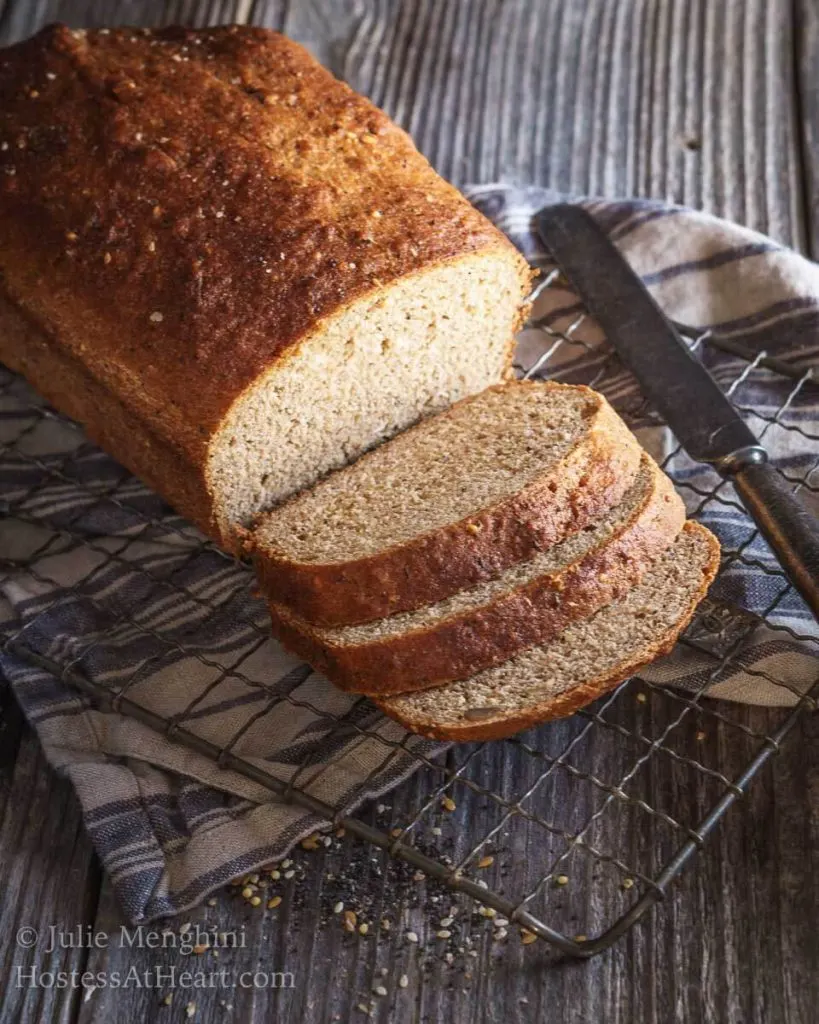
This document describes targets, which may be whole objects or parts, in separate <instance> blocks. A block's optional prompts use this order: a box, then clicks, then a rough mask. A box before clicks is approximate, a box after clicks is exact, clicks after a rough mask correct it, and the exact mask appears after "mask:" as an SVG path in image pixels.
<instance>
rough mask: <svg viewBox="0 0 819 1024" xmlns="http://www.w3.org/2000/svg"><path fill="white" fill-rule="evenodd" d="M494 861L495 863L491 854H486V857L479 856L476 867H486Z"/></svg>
mask: <svg viewBox="0 0 819 1024" xmlns="http://www.w3.org/2000/svg"><path fill="white" fill-rule="evenodd" d="M494 863H495V858H494V857H492V856H489V855H487V856H486V857H481V859H480V860H479V861H478V867H479V868H488V867H491V866H492V865H493V864H494Z"/></svg>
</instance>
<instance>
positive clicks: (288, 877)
mask: <svg viewBox="0 0 819 1024" xmlns="http://www.w3.org/2000/svg"><path fill="white" fill-rule="evenodd" d="M295 873H296V872H295V871H294V870H293V869H292V868H291V869H290V870H289V871H285V873H284V877H285V878H287V879H290V878H292V877H293V876H294V875H295Z"/></svg>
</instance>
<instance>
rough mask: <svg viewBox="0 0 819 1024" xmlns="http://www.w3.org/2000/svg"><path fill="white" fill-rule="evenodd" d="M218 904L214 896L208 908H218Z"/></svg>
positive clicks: (209, 901)
mask: <svg viewBox="0 0 819 1024" xmlns="http://www.w3.org/2000/svg"><path fill="white" fill-rule="evenodd" d="M216 902H217V901H216V898H215V897H214V896H211V898H210V899H209V900H208V906H209V907H215V906H216Z"/></svg>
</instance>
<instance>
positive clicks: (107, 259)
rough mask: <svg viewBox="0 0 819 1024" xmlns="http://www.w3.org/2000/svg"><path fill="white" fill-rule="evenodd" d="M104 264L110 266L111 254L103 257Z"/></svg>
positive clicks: (108, 253)
mask: <svg viewBox="0 0 819 1024" xmlns="http://www.w3.org/2000/svg"><path fill="white" fill-rule="evenodd" d="M102 262H103V263H104V264H105V265H106V267H107V266H108V264H109V263H110V262H111V253H110V252H107V253H106V254H105V255H104V256H103V257H102Z"/></svg>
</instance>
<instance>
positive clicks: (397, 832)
mask: <svg viewBox="0 0 819 1024" xmlns="http://www.w3.org/2000/svg"><path fill="white" fill-rule="evenodd" d="M403 831H404V830H403V829H401V828H391V829H390V835H391V836H392V837H393V839H397V838H398V837H399V836H400V835H401V833H402V832H403Z"/></svg>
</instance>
